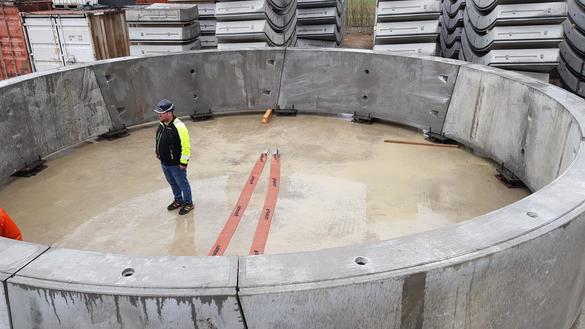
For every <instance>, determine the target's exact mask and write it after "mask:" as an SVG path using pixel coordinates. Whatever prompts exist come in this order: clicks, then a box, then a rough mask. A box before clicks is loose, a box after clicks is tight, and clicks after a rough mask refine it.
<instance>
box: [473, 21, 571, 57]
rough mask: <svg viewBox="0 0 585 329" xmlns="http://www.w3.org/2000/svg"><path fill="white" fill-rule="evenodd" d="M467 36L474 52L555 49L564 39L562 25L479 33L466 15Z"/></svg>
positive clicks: (509, 28) (509, 27)
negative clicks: (505, 49)
mask: <svg viewBox="0 0 585 329" xmlns="http://www.w3.org/2000/svg"><path fill="white" fill-rule="evenodd" d="M464 16H465V18H464V21H465V24H464V26H465V34H466V35H467V39H468V40H469V45H470V46H471V47H472V49H473V50H474V51H478V52H479V51H489V50H493V49H504V48H519V47H522V48H531V47H532V48H553V47H556V46H558V44H559V43H560V42H561V41H562V39H563V29H562V26H561V24H549V25H528V26H496V27H494V28H492V29H491V30H489V32H487V33H485V34H481V33H479V32H477V31H476V30H475V29H473V27H472V23H471V21H470V19H469V17H468V16H467V11H466V13H465V15H464Z"/></svg>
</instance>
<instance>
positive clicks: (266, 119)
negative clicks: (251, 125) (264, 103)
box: [262, 109, 272, 124]
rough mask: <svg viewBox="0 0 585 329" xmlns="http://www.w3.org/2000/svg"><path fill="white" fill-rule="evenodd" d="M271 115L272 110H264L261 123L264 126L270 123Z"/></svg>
mask: <svg viewBox="0 0 585 329" xmlns="http://www.w3.org/2000/svg"><path fill="white" fill-rule="evenodd" d="M271 115H272V109H269V110H266V113H264V116H263V117H262V123H264V124H266V123H268V122H270V116H271Z"/></svg>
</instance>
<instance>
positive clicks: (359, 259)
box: [353, 256, 368, 265]
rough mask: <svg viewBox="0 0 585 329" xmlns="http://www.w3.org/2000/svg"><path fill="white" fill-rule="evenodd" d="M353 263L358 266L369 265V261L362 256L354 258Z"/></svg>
mask: <svg viewBox="0 0 585 329" xmlns="http://www.w3.org/2000/svg"><path fill="white" fill-rule="evenodd" d="M353 261H354V262H355V263H356V264H358V265H366V264H367V263H368V259H367V258H366V257H362V256H359V257H356V258H354V260H353Z"/></svg>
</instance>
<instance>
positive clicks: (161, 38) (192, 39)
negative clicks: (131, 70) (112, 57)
mask: <svg viewBox="0 0 585 329" xmlns="http://www.w3.org/2000/svg"><path fill="white" fill-rule="evenodd" d="M198 17H199V13H198V9H197V5H195V4H166V3H155V4H152V5H149V6H135V7H130V8H127V9H126V21H127V22H128V35H129V39H130V55H150V54H162V53H168V52H177V51H187V50H192V49H199V48H201V43H200V41H199V35H200V32H201V29H200V26H199V22H198V21H197V18H198Z"/></svg>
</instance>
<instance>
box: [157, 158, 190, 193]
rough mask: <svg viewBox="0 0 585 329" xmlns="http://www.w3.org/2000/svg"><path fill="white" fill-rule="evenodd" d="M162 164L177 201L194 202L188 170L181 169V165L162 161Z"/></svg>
mask: <svg viewBox="0 0 585 329" xmlns="http://www.w3.org/2000/svg"><path fill="white" fill-rule="evenodd" d="M161 166H162V171H163V173H164V174H165V177H166V179H167V182H169V184H170V185H171V189H172V190H173V196H174V197H175V201H178V202H181V203H193V200H192V199H191V186H190V185H189V180H188V179H187V170H181V168H179V166H166V165H164V164H162V163H161Z"/></svg>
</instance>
